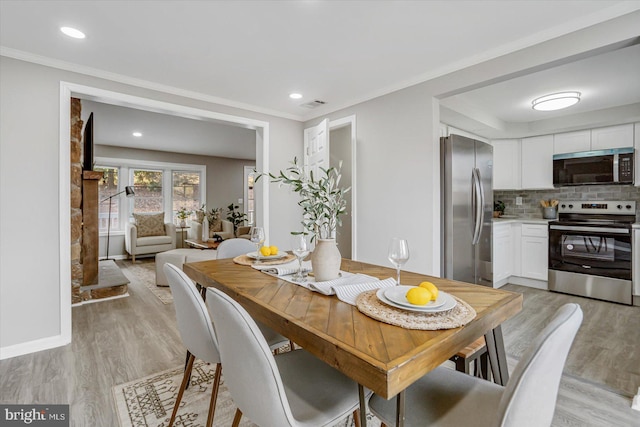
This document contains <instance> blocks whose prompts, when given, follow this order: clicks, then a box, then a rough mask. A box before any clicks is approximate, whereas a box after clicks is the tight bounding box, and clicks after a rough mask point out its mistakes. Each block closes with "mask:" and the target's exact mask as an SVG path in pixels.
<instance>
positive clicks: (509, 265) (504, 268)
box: [493, 222, 513, 287]
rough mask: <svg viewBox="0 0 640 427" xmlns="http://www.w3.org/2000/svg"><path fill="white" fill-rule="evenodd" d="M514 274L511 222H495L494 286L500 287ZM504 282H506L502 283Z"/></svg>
mask: <svg viewBox="0 0 640 427" xmlns="http://www.w3.org/2000/svg"><path fill="white" fill-rule="evenodd" d="M512 274H513V239H512V233H511V223H499V222H494V223H493V286H494V287H500V286H502V285H504V284H505V283H506V280H507V279H508V278H509V277H511V275H512ZM501 282H504V283H501Z"/></svg>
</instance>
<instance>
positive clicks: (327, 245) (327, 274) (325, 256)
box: [311, 239, 342, 282]
mask: <svg viewBox="0 0 640 427" xmlns="http://www.w3.org/2000/svg"><path fill="white" fill-rule="evenodd" d="M341 262H342V256H341V255H340V251H339V250H338V246H337V245H336V239H318V240H317V242H316V248H315V249H314V250H313V253H312V254H311V268H312V270H313V275H314V277H315V279H316V281H317V282H324V281H326V280H333V279H337V278H338V277H339V274H340V263H341Z"/></svg>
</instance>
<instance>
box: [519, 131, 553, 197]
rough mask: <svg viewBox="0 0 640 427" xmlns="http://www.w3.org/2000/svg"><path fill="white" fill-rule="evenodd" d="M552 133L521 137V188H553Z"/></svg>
mask: <svg viewBox="0 0 640 427" xmlns="http://www.w3.org/2000/svg"><path fill="white" fill-rule="evenodd" d="M553 146H554V139H553V135H544V136H535V137H531V138H523V139H522V148H521V150H522V182H521V185H522V188H527V189H546V188H553Z"/></svg>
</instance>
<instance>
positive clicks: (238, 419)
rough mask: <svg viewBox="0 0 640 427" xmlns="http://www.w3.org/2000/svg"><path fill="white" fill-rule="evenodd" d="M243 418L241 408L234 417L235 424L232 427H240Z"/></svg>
mask: <svg viewBox="0 0 640 427" xmlns="http://www.w3.org/2000/svg"><path fill="white" fill-rule="evenodd" d="M241 418H242V411H241V410H240V408H238V409H236V414H235V415H234V416H233V423H231V427H238V426H239V425H240V419H241Z"/></svg>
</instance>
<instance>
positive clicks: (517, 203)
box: [516, 197, 522, 206]
mask: <svg viewBox="0 0 640 427" xmlns="http://www.w3.org/2000/svg"><path fill="white" fill-rule="evenodd" d="M516 206H522V197H516Z"/></svg>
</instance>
